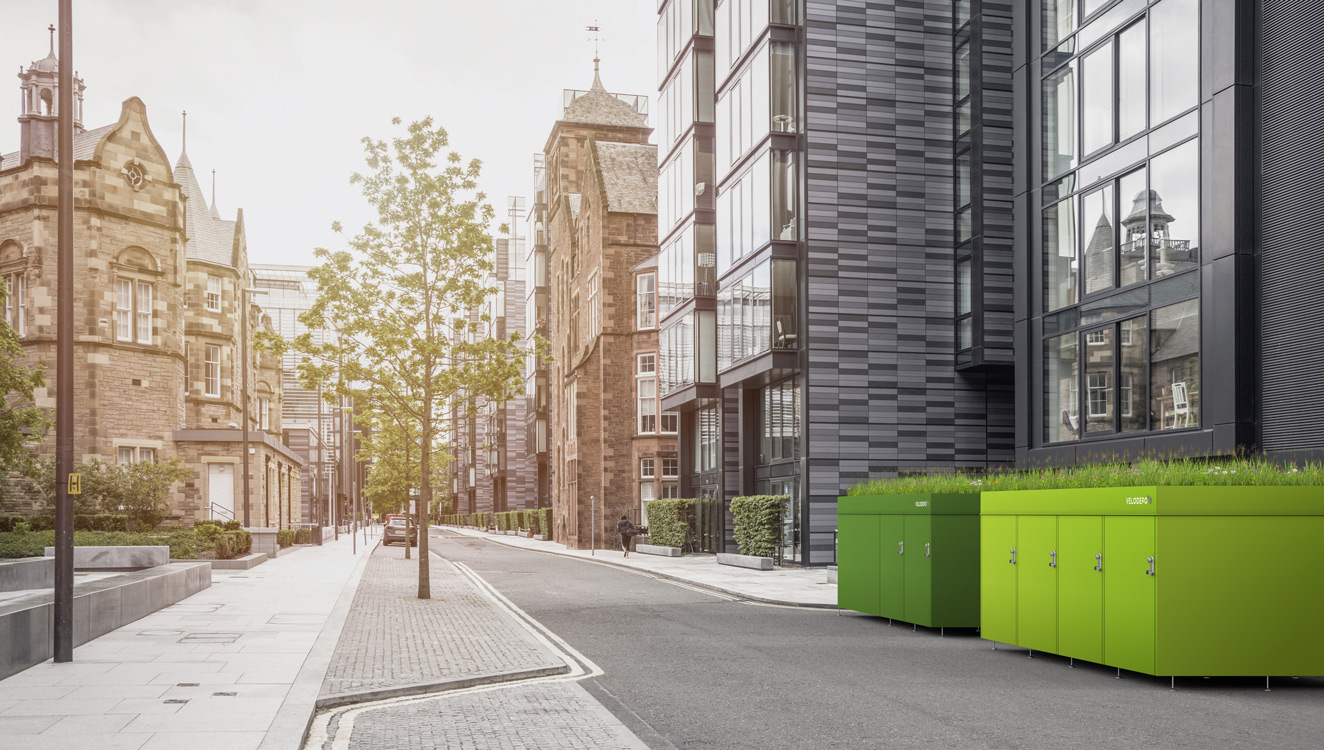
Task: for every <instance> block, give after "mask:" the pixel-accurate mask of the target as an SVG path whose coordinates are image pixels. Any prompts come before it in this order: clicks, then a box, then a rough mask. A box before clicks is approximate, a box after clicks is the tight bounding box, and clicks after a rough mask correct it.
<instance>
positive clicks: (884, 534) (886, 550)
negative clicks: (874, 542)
mask: <svg viewBox="0 0 1324 750" xmlns="http://www.w3.org/2000/svg"><path fill="white" fill-rule="evenodd" d="M904 518H905V517H904V516H878V541H879V544H878V548H879V554H878V557H879V565H878V569H879V574H880V576H879V592H878V593H879V596H878V600H879V610H878V614H880V615H882V616H883V617H892V618H895V619H898V620H901V619H905V615H906V566H905V554H904V553H905V552H906V549H905V542H906V532H905V522H904V520H903V519H904Z"/></svg>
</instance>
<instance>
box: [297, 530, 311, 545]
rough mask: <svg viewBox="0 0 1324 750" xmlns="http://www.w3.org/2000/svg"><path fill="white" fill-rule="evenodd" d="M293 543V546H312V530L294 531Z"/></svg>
mask: <svg viewBox="0 0 1324 750" xmlns="http://www.w3.org/2000/svg"><path fill="white" fill-rule="evenodd" d="M294 543H295V544H312V543H313V530H312V529H295V531H294Z"/></svg>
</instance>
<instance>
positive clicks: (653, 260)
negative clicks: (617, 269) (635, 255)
mask: <svg viewBox="0 0 1324 750" xmlns="http://www.w3.org/2000/svg"><path fill="white" fill-rule="evenodd" d="M660 255H662V254H661V253H653V254H652V255H650V256H649V257H648V260H646V261H644V262H642V263H636V264H635V265H634V266H633V267H632V268H631V269H630V272H631V273H634V272H635V271H647V270H649V269H652V268H657V259H658V257H659V256H660Z"/></svg>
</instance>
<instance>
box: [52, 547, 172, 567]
mask: <svg viewBox="0 0 1324 750" xmlns="http://www.w3.org/2000/svg"><path fill="white" fill-rule="evenodd" d="M46 556H47V557H55V548H54V547H47V548H46ZM169 563H170V548H169V547H166V546H164V545H163V546H160V547H155V546H153V547H74V570H142V569H143V568H155V567H156V566H158V565H167V564H169Z"/></svg>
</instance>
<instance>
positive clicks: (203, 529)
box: [193, 523, 224, 542]
mask: <svg viewBox="0 0 1324 750" xmlns="http://www.w3.org/2000/svg"><path fill="white" fill-rule="evenodd" d="M193 533H194V534H197V535H198V538H199V539H201V540H203V541H206V542H215V541H216V537H218V536H220V535H221V534H223V533H224V532H222V531H221V527H220V526H219V525H217V524H214V523H205V524H198V525H196V526H194V527H193Z"/></svg>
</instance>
